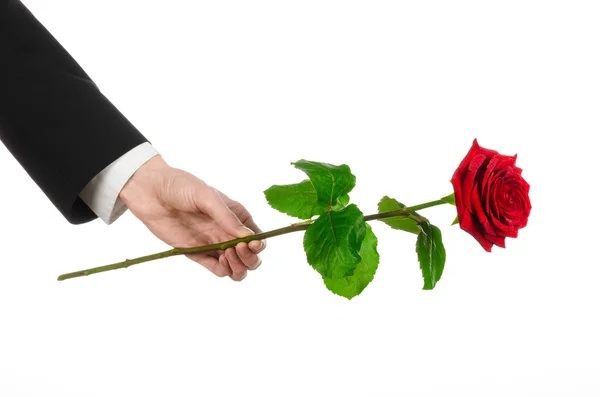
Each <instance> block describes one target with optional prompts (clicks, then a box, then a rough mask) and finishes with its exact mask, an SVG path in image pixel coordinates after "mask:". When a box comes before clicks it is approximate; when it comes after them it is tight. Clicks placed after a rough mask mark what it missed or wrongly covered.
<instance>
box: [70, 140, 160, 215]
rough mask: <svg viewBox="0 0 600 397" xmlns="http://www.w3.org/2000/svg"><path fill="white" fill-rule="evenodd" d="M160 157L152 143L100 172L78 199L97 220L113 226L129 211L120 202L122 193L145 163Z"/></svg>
mask: <svg viewBox="0 0 600 397" xmlns="http://www.w3.org/2000/svg"><path fill="white" fill-rule="evenodd" d="M157 154H159V153H158V152H157V151H156V149H154V147H153V146H152V145H151V144H150V143H149V142H144V143H142V144H141V145H138V146H136V147H134V148H133V149H131V150H130V151H129V152H127V153H125V154H124V155H123V156H121V157H119V158H118V159H117V160H115V161H113V162H112V163H111V164H109V165H108V166H107V167H106V168H105V169H103V170H102V171H100V173H99V174H98V175H96V176H95V177H94V178H93V179H92V180H91V181H90V182H89V183H88V184H87V185H86V186H85V188H84V189H83V190H82V191H81V193H80V194H79V197H81V199H82V200H83V201H84V202H85V203H86V204H87V206H88V207H90V209H91V210H92V211H93V212H94V213H95V214H96V215H98V218H100V219H102V220H103V221H104V223H106V224H107V225H110V224H111V223H113V222H114V221H116V220H117V219H118V218H119V217H120V216H121V215H123V214H124V213H125V211H127V207H126V206H125V203H123V201H122V200H121V199H120V198H119V193H120V192H121V189H122V188H123V186H125V184H126V183H127V181H128V180H129V178H131V176H132V175H133V174H134V173H135V172H136V171H137V170H138V169H139V168H140V167H141V166H142V165H143V164H144V163H146V162H147V161H148V160H150V159H151V158H152V157H154V156H156V155H157Z"/></svg>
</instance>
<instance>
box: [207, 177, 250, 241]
mask: <svg viewBox="0 0 600 397" xmlns="http://www.w3.org/2000/svg"><path fill="white" fill-rule="evenodd" d="M210 189H211V193H209V194H207V195H197V196H195V197H197V200H198V202H197V206H198V208H200V209H201V210H203V211H204V212H206V214H208V215H209V216H210V217H211V218H213V219H214V220H215V221H216V222H217V223H218V224H219V226H220V227H221V228H222V229H223V230H224V231H225V232H227V233H229V234H230V235H232V236H235V237H246V236H249V235H251V234H254V232H253V231H252V230H250V229H249V228H247V227H246V226H244V225H243V224H242V222H240V220H239V219H238V217H237V216H236V215H235V214H234V213H233V211H231V209H230V208H229V207H228V206H227V204H225V201H223V198H222V197H221V195H220V194H219V193H218V191H217V190H215V189H213V188H210ZM203 196H204V199H203V198H202V197H203Z"/></svg>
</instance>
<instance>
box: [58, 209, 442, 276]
mask: <svg viewBox="0 0 600 397" xmlns="http://www.w3.org/2000/svg"><path fill="white" fill-rule="evenodd" d="M441 204H446V202H445V201H443V200H435V201H430V202H428V203H423V204H419V205H415V206H412V207H404V208H402V209H399V210H394V211H388V212H382V213H379V214H372V215H367V216H365V221H372V220H376V219H384V218H392V217H395V216H406V215H409V213H411V212H415V211H419V210H422V209H425V208H429V207H434V206H436V205H441ZM311 224H312V222H310V221H307V222H300V223H294V224H292V225H290V226H286V227H282V228H280V229H275V230H271V231H268V232H264V233H258V234H253V235H250V236H246V237H242V238H236V239H234V240H229V241H225V242H222V243H217V244H211V245H203V246H200V247H190V248H173V249H170V250H168V251H163V252H157V253H156V254H152V255H146V256H140V257H139V258H134V259H126V260H125V261H123V262H118V263H113V264H110V265H105V266H99V267H94V268H91V269H86V270H79V271H76V272H73V273H66V274H62V275H60V276H58V281H62V280H67V279H69V278H75V277H82V276H89V275H90V274H95V273H101V272H107V271H109V270H116V269H124V268H127V267H129V266H132V265H137V264H138V263H143V262H149V261H153V260H156V259H162V258H167V257H170V256H175V255H185V254H197V253H200V252H207V251H216V250H226V249H227V248H230V247H235V246H236V245H237V244H239V243H248V242H250V241H254V240H264V239H267V238H269V237H275V236H281V235H283V234H288V233H292V232H297V231H300V230H306V229H308V228H309V227H310V225H311Z"/></svg>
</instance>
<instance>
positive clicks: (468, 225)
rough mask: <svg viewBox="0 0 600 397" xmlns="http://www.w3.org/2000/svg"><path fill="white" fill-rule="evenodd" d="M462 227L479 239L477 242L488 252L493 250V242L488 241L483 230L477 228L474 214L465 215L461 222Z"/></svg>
mask: <svg viewBox="0 0 600 397" xmlns="http://www.w3.org/2000/svg"><path fill="white" fill-rule="evenodd" d="M460 228H461V229H462V230H464V231H465V232H467V233H469V234H470V235H471V236H473V237H474V238H475V240H477V242H478V243H479V244H480V245H481V246H482V247H483V249H484V250H486V251H487V252H492V243H490V242H489V241H487V240H486V239H485V238H484V237H483V234H482V233H481V231H480V230H479V229H478V228H477V226H476V225H475V224H474V223H473V217H472V216H465V217H464V218H463V220H462V222H461V223H460Z"/></svg>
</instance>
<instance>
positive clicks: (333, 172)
mask: <svg viewBox="0 0 600 397" xmlns="http://www.w3.org/2000/svg"><path fill="white" fill-rule="evenodd" d="M292 164H294V166H295V167H296V168H298V169H299V170H302V171H304V172H305V173H306V175H308V177H309V178H310V181H311V182H312V184H313V187H314V188H315V190H316V192H317V201H318V202H319V203H320V204H323V205H327V206H328V207H329V206H331V207H333V206H334V205H336V204H337V203H338V201H337V200H338V198H339V197H341V196H344V195H347V194H348V193H350V191H351V190H352V189H353V188H354V185H356V177H355V176H354V175H353V174H352V172H350V167H348V166H347V165H345V164H342V165H339V166H338V165H331V164H328V163H319V162H316V161H308V160H299V161H296V162H295V163H292Z"/></svg>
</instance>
